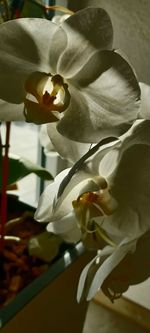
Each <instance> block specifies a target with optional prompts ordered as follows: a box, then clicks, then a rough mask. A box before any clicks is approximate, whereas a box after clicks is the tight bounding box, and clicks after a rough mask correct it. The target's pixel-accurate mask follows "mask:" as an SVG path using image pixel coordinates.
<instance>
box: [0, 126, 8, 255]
mask: <svg viewBox="0 0 150 333" xmlns="http://www.w3.org/2000/svg"><path fill="white" fill-rule="evenodd" d="M9 139H10V122H6V138H5V146H4V156H3V158H2V191H1V207H0V208H1V210H0V217H1V229H0V234H1V238H0V249H1V250H2V249H3V247H4V236H5V224H6V222H7V192H6V191H7V184H8V171H9V168H8V166H9V159H8V152H9Z"/></svg>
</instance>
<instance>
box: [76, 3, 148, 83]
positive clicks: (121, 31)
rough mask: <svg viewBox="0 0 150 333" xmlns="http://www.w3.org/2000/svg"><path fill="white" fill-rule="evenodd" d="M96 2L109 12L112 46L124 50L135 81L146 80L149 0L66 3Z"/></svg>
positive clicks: (86, 4) (83, 5)
mask: <svg viewBox="0 0 150 333" xmlns="http://www.w3.org/2000/svg"><path fill="white" fill-rule="evenodd" d="M88 5H98V6H99V7H102V8H104V9H106V11H107V12H108V13H109V15H110V17H111V20H112V23H113V27H114V47H115V48H120V49H122V50H123V52H125V53H126V54H127V56H128V58H129V60H130V62H131V64H132V65H133V66H134V68H135V70H136V73H137V76H138V79H139V81H143V82H145V83H149V84H150V0H80V1H79V0H70V7H72V8H75V7H76V8H77V9H79V7H80V8H81V7H85V6H88Z"/></svg>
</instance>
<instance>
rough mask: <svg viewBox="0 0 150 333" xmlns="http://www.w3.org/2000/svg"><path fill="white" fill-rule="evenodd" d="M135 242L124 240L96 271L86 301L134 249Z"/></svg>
mask: <svg viewBox="0 0 150 333" xmlns="http://www.w3.org/2000/svg"><path fill="white" fill-rule="evenodd" d="M135 245H136V241H135V240H133V241H130V240H127V239H126V240H124V241H123V242H121V244H119V245H118V246H117V248H116V249H115V251H114V252H113V254H112V255H110V256H109V257H108V258H107V259H106V260H105V261H104V262H103V264H102V265H101V266H100V268H99V269H98V270H97V272H96V274H95V277H94V279H93V281H92V283H91V287H90V289H89V293H88V295H87V301H89V300H91V299H92V298H93V297H94V296H95V294H96V292H97V291H98V290H99V289H100V287H101V285H102V283H103V282H104V280H105V279H106V278H107V276H108V275H109V274H110V273H111V272H112V270H113V269H114V268H115V267H116V266H117V265H118V264H119V263H120V261H121V260H122V259H123V258H124V257H125V255H126V254H127V253H129V252H132V251H133V249H135Z"/></svg>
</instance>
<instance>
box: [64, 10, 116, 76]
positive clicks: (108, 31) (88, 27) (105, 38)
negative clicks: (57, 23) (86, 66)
mask: <svg viewBox="0 0 150 333" xmlns="http://www.w3.org/2000/svg"><path fill="white" fill-rule="evenodd" d="M61 26H62V28H63V29H64V31H65V32H66V34H67V38H68V43H67V47H66V49H65V50H64V53H63V54H62V55H61V57H60V59H59V62H58V66H57V70H58V72H59V73H60V74H61V75H62V76H64V77H65V78H70V77H72V75H74V74H75V73H77V72H78V71H79V70H80V68H81V67H82V66H83V63H84V62H85V59H88V58H89V57H90V56H91V54H92V53H94V52H95V51H96V50H102V49H111V47H112V39H113V29H112V24H111V21H110V18H109V16H108V14H107V13H106V12H105V10H104V9H102V8H98V7H89V8H85V9H83V10H80V11H78V12H77V13H75V14H74V15H72V16H70V17H69V18H68V19H67V20H65V21H64V22H63V23H62V25H61Z"/></svg>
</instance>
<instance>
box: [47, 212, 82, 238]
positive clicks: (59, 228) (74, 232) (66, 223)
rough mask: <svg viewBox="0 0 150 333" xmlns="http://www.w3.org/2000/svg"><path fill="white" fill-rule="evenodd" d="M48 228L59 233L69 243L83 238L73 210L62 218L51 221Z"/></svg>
mask: <svg viewBox="0 0 150 333" xmlns="http://www.w3.org/2000/svg"><path fill="white" fill-rule="evenodd" d="M47 230H48V231H49V232H52V233H54V234H56V235H59V236H60V237H61V238H63V240H64V241H66V242H69V243H76V242H78V241H79V240H80V239H81V232H80V229H79V228H78V226H77V221H76V219H75V216H74V214H73V212H71V213H69V214H68V215H66V216H64V217H63V218H62V219H61V220H57V221H54V222H51V223H49V224H48V226H47Z"/></svg>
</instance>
